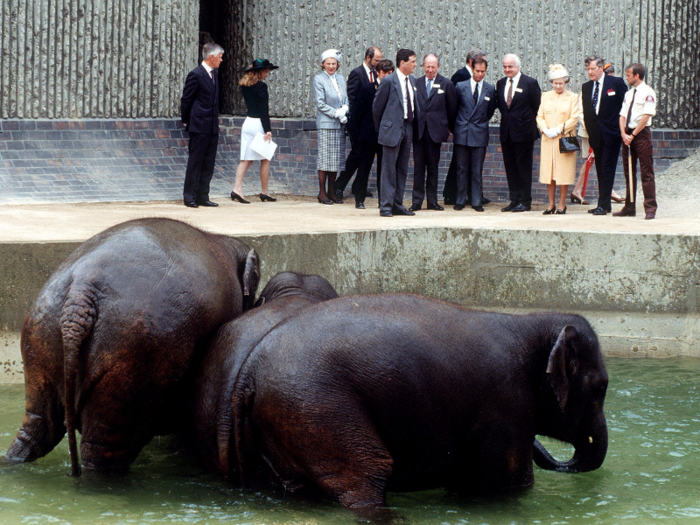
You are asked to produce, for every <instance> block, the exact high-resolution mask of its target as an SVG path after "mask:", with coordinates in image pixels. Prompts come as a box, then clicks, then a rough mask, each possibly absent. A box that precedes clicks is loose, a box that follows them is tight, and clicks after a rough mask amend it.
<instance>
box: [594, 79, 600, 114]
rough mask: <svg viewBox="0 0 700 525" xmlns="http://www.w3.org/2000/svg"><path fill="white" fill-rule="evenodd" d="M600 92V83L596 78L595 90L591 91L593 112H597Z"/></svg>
mask: <svg viewBox="0 0 700 525" xmlns="http://www.w3.org/2000/svg"><path fill="white" fill-rule="evenodd" d="M599 94H600V84H599V83H598V81H597V80H596V82H595V90H594V91H593V100H592V102H593V111H595V114H596V115H597V114H598V95H599Z"/></svg>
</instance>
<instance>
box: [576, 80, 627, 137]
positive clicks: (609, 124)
mask: <svg viewBox="0 0 700 525" xmlns="http://www.w3.org/2000/svg"><path fill="white" fill-rule="evenodd" d="M625 93H627V86H626V85H625V82H624V81H623V80H622V79H621V78H619V77H615V76H611V75H605V76H604V80H603V86H602V89H601V90H600V94H599V95H598V96H599V98H600V106H599V107H598V114H597V115H596V113H595V108H594V107H593V101H592V100H591V99H592V98H593V81H592V80H589V81H588V82H586V83H585V84H583V85H582V86H581V105H582V106H583V121H584V124H585V125H586V131H587V132H588V141H589V142H590V144H591V146H593V147H594V148H596V149H598V148H599V147H600V146H601V145H602V144H603V142H608V143H609V142H612V143H615V141H617V142H618V143H619V141H621V140H622V139H621V138H620V109H621V108H622V102H623V101H624V99H625Z"/></svg>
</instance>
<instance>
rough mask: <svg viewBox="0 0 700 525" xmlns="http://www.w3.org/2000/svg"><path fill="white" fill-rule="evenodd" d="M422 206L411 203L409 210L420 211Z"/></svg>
mask: <svg viewBox="0 0 700 525" xmlns="http://www.w3.org/2000/svg"><path fill="white" fill-rule="evenodd" d="M420 208H421V205H420V204H411V207H410V208H409V209H408V211H420Z"/></svg>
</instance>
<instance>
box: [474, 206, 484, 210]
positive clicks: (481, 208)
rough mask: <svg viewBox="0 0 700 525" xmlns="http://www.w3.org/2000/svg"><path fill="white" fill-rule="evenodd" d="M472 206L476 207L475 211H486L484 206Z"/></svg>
mask: <svg viewBox="0 0 700 525" xmlns="http://www.w3.org/2000/svg"><path fill="white" fill-rule="evenodd" d="M472 208H473V209H474V211H484V207H483V206H472Z"/></svg>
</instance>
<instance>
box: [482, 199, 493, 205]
mask: <svg viewBox="0 0 700 525" xmlns="http://www.w3.org/2000/svg"><path fill="white" fill-rule="evenodd" d="M486 204H491V199H487V198H486V197H481V205H482V206H485V205H486Z"/></svg>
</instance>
